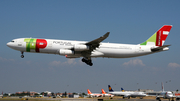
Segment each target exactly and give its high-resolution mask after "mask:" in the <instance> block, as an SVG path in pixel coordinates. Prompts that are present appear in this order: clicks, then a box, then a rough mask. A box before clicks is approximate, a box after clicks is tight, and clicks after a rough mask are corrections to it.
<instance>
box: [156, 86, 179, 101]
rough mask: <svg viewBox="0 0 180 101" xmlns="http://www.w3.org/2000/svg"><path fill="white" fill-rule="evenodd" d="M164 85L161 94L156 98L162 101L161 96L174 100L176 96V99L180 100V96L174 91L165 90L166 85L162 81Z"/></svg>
mask: <svg viewBox="0 0 180 101" xmlns="http://www.w3.org/2000/svg"><path fill="white" fill-rule="evenodd" d="M161 86H162V92H161V93H160V95H158V96H156V100H159V101H161V98H163V99H169V101H170V100H171V99H172V100H171V101H174V99H175V98H176V100H179V99H180V97H177V96H174V95H173V93H172V92H171V91H164V86H163V83H161Z"/></svg>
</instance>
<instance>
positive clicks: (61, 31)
mask: <svg viewBox="0 0 180 101" xmlns="http://www.w3.org/2000/svg"><path fill="white" fill-rule="evenodd" d="M179 4H180V1H179V0H173V1H172V0H136V1H131V0H25V1H24V0H0V35H1V36H0V39H1V40H0V47H1V50H0V80H1V82H0V92H1V91H3V92H6V93H8V92H11V93H15V92H17V91H36V92H43V91H52V92H65V91H67V92H85V93H87V89H90V90H91V92H101V89H102V88H103V89H104V90H105V91H108V88H107V86H108V85H109V84H110V85H111V86H112V87H113V89H114V90H120V88H121V87H123V88H124V89H125V90H137V89H139V88H140V89H154V90H158V91H159V90H161V82H164V85H165V87H164V88H165V90H171V91H174V90H177V89H179V90H180V80H179V77H180V60H179V59H180V51H179V50H180V48H179V47H180V42H179V38H180V33H179V29H180V6H179ZM165 24H170V25H173V28H172V29H171V31H170V34H169V36H168V37H167V40H166V42H165V44H166V45H171V46H170V47H169V48H170V50H169V51H165V52H160V53H156V54H152V55H147V56H142V57H136V58H126V59H110V58H93V64H94V65H93V66H92V67H90V66H88V65H86V64H85V63H82V62H81V58H77V59H66V58H65V57H63V56H59V55H50V54H36V53H25V54H24V55H25V58H23V59H22V58H21V57H20V55H21V54H20V52H19V51H16V50H12V49H10V48H9V47H7V46H6V43H7V42H9V41H11V40H12V39H15V38H21V37H33V38H49V39H64V40H82V41H91V40H94V39H96V38H98V37H100V36H102V35H104V34H105V33H106V32H108V31H110V35H109V37H108V38H107V39H106V40H104V42H113V43H127V44H139V43H142V42H144V41H145V40H147V39H148V38H149V37H150V36H151V35H152V34H154V33H155V32H156V31H157V30H158V29H159V28H161V27H162V26H163V25H165Z"/></svg>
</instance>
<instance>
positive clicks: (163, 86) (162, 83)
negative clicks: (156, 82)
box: [161, 82, 164, 92]
mask: <svg viewBox="0 0 180 101" xmlns="http://www.w3.org/2000/svg"><path fill="white" fill-rule="evenodd" d="M161 86H162V91H163V92H164V85H163V82H161Z"/></svg>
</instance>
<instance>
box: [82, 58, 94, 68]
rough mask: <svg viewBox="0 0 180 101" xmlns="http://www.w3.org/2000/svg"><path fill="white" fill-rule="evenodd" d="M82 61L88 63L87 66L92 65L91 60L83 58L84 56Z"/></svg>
mask: <svg viewBox="0 0 180 101" xmlns="http://www.w3.org/2000/svg"><path fill="white" fill-rule="evenodd" d="M82 62H85V63H86V64H87V65H89V66H92V65H93V63H92V60H91V59H90V60H89V59H85V58H82Z"/></svg>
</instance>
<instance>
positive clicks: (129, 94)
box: [109, 91, 146, 97]
mask: <svg viewBox="0 0 180 101" xmlns="http://www.w3.org/2000/svg"><path fill="white" fill-rule="evenodd" d="M109 94H114V95H120V96H124V97H145V96H146V94H145V93H144V92H128V91H125V92H122V91H114V92H109Z"/></svg>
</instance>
